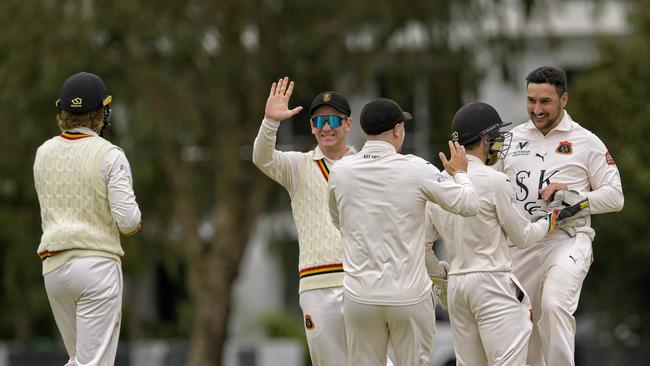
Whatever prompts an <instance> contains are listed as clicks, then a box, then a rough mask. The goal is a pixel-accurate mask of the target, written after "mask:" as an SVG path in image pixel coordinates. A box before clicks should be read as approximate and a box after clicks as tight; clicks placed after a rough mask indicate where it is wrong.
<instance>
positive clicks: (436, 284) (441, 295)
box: [431, 261, 449, 311]
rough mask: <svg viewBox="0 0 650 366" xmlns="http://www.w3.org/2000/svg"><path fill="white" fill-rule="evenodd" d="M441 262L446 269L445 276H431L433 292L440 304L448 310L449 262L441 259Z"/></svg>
mask: <svg viewBox="0 0 650 366" xmlns="http://www.w3.org/2000/svg"><path fill="white" fill-rule="evenodd" d="M440 264H441V265H442V267H443V268H444V269H445V278H438V277H431V282H432V283H433V293H434V294H435V295H436V297H437V298H438V300H440V306H441V307H442V309H443V310H444V311H447V278H446V277H447V272H449V264H448V263H447V262H445V261H440Z"/></svg>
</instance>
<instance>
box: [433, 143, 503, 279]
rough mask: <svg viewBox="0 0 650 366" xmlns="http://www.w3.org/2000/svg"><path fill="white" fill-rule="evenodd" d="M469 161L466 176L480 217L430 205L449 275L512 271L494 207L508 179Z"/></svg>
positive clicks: (471, 159)
mask: <svg viewBox="0 0 650 366" xmlns="http://www.w3.org/2000/svg"><path fill="white" fill-rule="evenodd" d="M467 158H468V161H469V166H468V171H467V173H468V175H469V178H470V180H471V181H472V184H473V185H474V190H475V191H476V194H477V196H478V199H479V212H478V214H477V215H476V216H471V217H462V216H460V215H455V214H452V213H450V212H448V211H445V210H443V209H442V208H441V207H440V206H438V205H437V204H434V203H429V204H427V215H429V216H430V218H431V220H432V221H433V223H434V225H435V227H436V229H437V230H438V232H439V233H440V235H441V236H442V238H443V239H444V241H445V244H446V248H447V252H448V255H449V266H450V268H449V273H450V274H462V273H469V272H483V271H509V270H511V259H510V254H509V248H508V245H509V242H508V239H507V237H506V235H505V233H504V232H503V230H502V228H501V224H500V222H499V217H498V215H497V208H496V204H495V193H496V192H498V191H497V190H498V189H500V188H503V187H499V184H507V176H506V175H505V174H503V173H501V172H497V171H495V170H494V169H492V168H490V167H488V166H486V165H485V164H483V162H481V161H480V159H478V158H476V157H474V156H472V155H468V156H467Z"/></svg>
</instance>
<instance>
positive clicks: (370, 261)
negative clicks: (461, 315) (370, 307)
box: [330, 141, 437, 305]
mask: <svg viewBox="0 0 650 366" xmlns="http://www.w3.org/2000/svg"><path fill="white" fill-rule="evenodd" d="M417 169H432V170H435V171H436V172H437V169H436V168H435V167H433V166H432V165H430V164H428V163H426V162H425V161H424V160H422V159H420V158H418V157H415V156H408V155H401V154H398V153H396V152H395V149H394V148H393V147H392V145H390V144H388V143H385V142H380V141H370V142H368V143H366V145H365V146H364V148H363V150H361V151H360V152H359V153H358V154H356V155H354V156H351V157H346V158H344V159H342V160H340V161H339V162H338V163H337V164H336V165H335V166H334V168H333V169H332V174H331V176H330V187H331V189H332V190H333V192H334V194H335V196H336V200H337V206H338V211H339V226H340V229H341V234H342V237H343V242H344V245H343V246H344V253H345V259H344V268H345V272H346V275H345V279H344V286H345V289H346V295H348V296H350V297H351V298H352V299H354V300H355V301H357V302H361V303H366V304H382V305H408V304H414V303H418V302H420V301H422V299H423V298H424V297H425V296H427V294H429V293H430V289H431V285H430V282H429V280H428V277H427V274H426V269H425V266H424V215H423V213H424V208H425V204H426V198H425V195H424V194H422V192H421V190H420V188H419V186H420V185H419V183H418V177H417V175H416V170H417ZM432 174H433V173H432Z"/></svg>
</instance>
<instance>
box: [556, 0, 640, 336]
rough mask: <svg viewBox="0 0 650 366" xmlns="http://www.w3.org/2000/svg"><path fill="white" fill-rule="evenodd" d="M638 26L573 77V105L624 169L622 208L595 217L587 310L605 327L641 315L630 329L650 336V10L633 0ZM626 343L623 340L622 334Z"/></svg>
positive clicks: (575, 113) (608, 42)
mask: <svg viewBox="0 0 650 366" xmlns="http://www.w3.org/2000/svg"><path fill="white" fill-rule="evenodd" d="M630 3H631V5H632V6H633V11H632V12H631V14H633V19H632V21H633V23H632V24H633V25H632V26H633V28H634V33H633V34H631V35H630V36H627V37H624V38H623V39H605V40H603V41H602V46H601V59H600V61H599V62H598V63H597V64H596V65H594V67H593V68H592V69H590V70H589V71H588V72H586V73H584V74H581V75H580V76H579V77H578V78H577V80H575V81H574V82H573V86H572V88H571V90H570V96H571V99H570V102H569V106H568V109H569V110H570V111H571V113H572V116H573V117H574V118H575V119H576V120H577V121H579V122H580V123H581V124H583V125H584V126H585V127H586V128H588V129H590V130H592V131H594V132H595V133H596V134H597V135H598V136H599V137H600V138H601V139H602V140H603V142H605V144H606V145H607V147H608V149H609V151H610V152H611V153H612V155H613V157H614V158H615V160H616V165H617V166H618V169H619V171H620V173H621V179H622V182H623V192H624V194H625V207H624V209H623V211H622V212H621V213H616V214H607V215H602V216H595V217H594V218H593V225H594V227H595V228H596V239H595V241H594V257H595V261H594V264H593V265H592V267H591V270H590V275H589V277H588V278H587V281H586V284H585V288H584V292H583V293H584V294H585V295H584V297H585V302H586V306H587V307H588V308H589V309H592V310H594V309H596V310H602V313H603V314H605V315H604V316H602V317H601V318H600V321H601V322H602V323H603V325H604V326H605V327H606V328H608V329H614V328H615V327H616V326H617V325H619V324H623V323H626V322H628V318H629V317H630V316H631V315H632V316H637V317H639V318H640V319H641V321H640V322H635V325H634V327H633V328H634V329H633V331H635V332H640V333H642V334H644V335H645V336H648V335H650V314H649V313H648V312H647V311H646V310H645V309H647V308H648V307H649V306H650V293H649V291H648V284H647V281H648V279H649V278H650V267H648V265H647V263H648V262H650V231H649V230H648V223H647V216H646V214H647V206H648V202H650V194H649V193H648V192H649V190H648V188H649V187H650V173H649V172H650V163H649V162H648V156H650V145H648V144H647V141H646V140H647V137H648V136H650V124H648V116H650V104H648V100H650V69H648V65H649V64H650V11H648V9H647V6H646V5H647V4H645V2H643V1H631V2H630ZM621 341H622V342H623V343H625V341H626V340H625V339H621Z"/></svg>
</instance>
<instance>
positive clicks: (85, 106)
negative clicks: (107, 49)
mask: <svg viewBox="0 0 650 366" xmlns="http://www.w3.org/2000/svg"><path fill="white" fill-rule="evenodd" d="M111 101H112V97H111V96H110V95H109V94H108V90H106V85H104V82H103V81H102V79H101V78H100V77H99V76H97V75H95V74H91V73H89V72H80V73H77V74H74V75H72V76H70V77H69V78H67V79H66V81H65V82H64V83H63V86H62V87H61V93H60V95H59V99H58V100H57V101H56V105H57V107H59V109H61V110H64V111H66V112H68V113H71V114H83V113H88V112H90V111H94V110H95V109H98V108H101V107H105V106H107V105H109V104H110V103H111Z"/></svg>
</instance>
